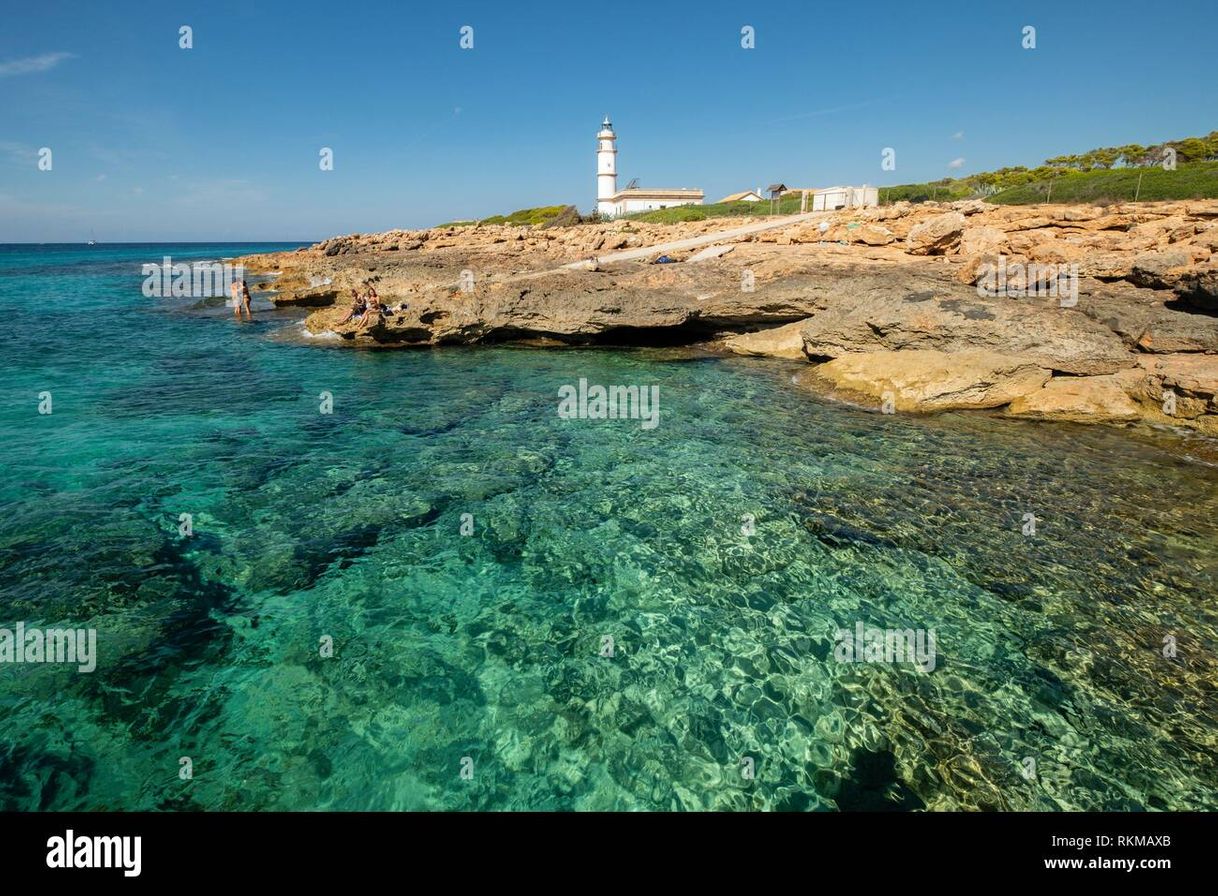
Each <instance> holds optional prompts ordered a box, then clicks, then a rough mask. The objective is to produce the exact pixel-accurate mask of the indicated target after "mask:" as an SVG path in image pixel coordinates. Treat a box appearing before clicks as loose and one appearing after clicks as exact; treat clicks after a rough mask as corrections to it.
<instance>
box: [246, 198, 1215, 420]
mask: <svg viewBox="0 0 1218 896" xmlns="http://www.w3.org/2000/svg"><path fill="white" fill-rule="evenodd" d="M756 223H757V220H756V219H750V220H743V219H713V220H704V221H698V222H690V223H684V224H666V225H661V224H648V223H642V222H637V221H624V220H618V221H612V222H608V223H599V224H568V225H566V226H556V227H547V228H530V227H518V226H510V225H470V226H463V227H462V226H454V227H445V228H435V229H431V230H422V231H402V230H397V231H389V232H386V233H379V234H370V235H360V234H355V235H350V236H343V237H336V238H333V239H329V240H326V241H324V242H321V243H318V244H316V245H314V246H310V247H307V248H303V249H299V250H296V251H294V252H288V253H277V254H272V255H256V256H248V257H245V258H243V259H240V262H241V263H242V264H244V265H245V268H246V270H247V271H249V272H251V273H259V272H272V271H273V272H278V273H277V276H276V277H275V278H274V279H273V280H271V281H269V282H268V283H267V284H265V285H266V286H267V287H269V288H268V289H267V291H266V292H265V293H264V294H265V295H266V296H267V297H268V298H269V299H270V300H271V301H272V302H274V303H275V304H276V305H277V306H281V307H284V306H301V307H304V308H307V309H308V310H309V313H308V317H307V319H306V321H305V326H306V327H307V329H308V330H309V331H310V332H311V333H313V334H322V333H326V332H330V333H333V334H335V336H336V337H337V341H338V342H340V343H341V344H344V345H350V346H352V347H382V348H390V347H400V348H411V347H414V348H418V347H428V346H442V345H452V344H462V345H470V344H476V343H491V342H507V341H521V342H528V343H532V344H539V345H554V346H562V345H666V346H679V345H690V346H694V345H696V346H700V347H702V348H709V349H712V350H715V351H722V352H725V353H727V352H730V353H736V354H741V355H753V356H762V357H773V358H780V359H786V360H788V361H796V362H802V363H803V364H805V365H806V366H805V367H803V368H800V369H798V371H797V373H796V374H795V378H796V381H797V382H799V383H800V384H801V385H804V386H806V387H807V388H808V389H810V390H813V391H815V392H817V393H820V394H823V395H827V396H831V397H834V398H837V399H841V400H845V401H850V402H853V403H856V404H860V405H862V406H866V407H872V408H874V409H876V410H886V411H893V412H895V411H927V412H929V411H938V410H950V409H991V410H996V411H1000V412H1002V413H1005V414H1009V415H1012V416H1016V417H1024V418H1032V419H1048V420H1070V421H1079V422H1105V423H1130V422H1138V421H1143V422H1149V423H1153V424H1162V425H1168V426H1185V427H1188V428H1191V429H1195V430H1199V431H1201V432H1204V433H1208V434H1218V201H1214V200H1198V201H1179V202H1161V203H1138V204H1132V203H1129V204H1121V205H1108V206H1098V205H1097V206H1081V205H1039V206H997V205H990V204H987V203H984V202H981V201H976V200H970V201H967V202H959V203H953V204H935V203H924V204H919V205H910V204H907V203H897V204H896V205H893V206H885V207H880V208H871V209H865V210H841V211H837V212H825V213H819V214H814V215H803V216H798V217H797V218H794V219H785V220H780V221H779V222H777V226H774V227H772V228H771V229H767V230H763V231H760V232H757V231H756V230H755V229H754V231H753V232H748V233H740V232H739V231H741V230H743V229H745V225H749V224H756ZM689 243H693V244H694V245H692V246H690V247H689V248H686V247H685V245H686V244H689ZM669 247H671V248H669ZM660 255H666V256H668V258H669V259H670V260H671V263H664V264H656V263H653V262H654V261H655V260H656V258H657V257H658V256H660ZM364 281H371V282H372V283H373V284H375V287H376V290H377V292H378V293H379V295H380V297H381V300H382V302H384V303H385V304H386V305H387V306H388V307H390V308H399V307H401V306H402V305H403V304H404V305H405V307H404V309H403V310H399V311H394V312H390V313H388V314H385V315H383V316H380V317H374V318H372V319H370V320H369V321H367V322H366V323H365V324H363V325H359V324H357V323H356V322H354V321H352V322H346V323H341V321H342V319H343V318H344V317H346V316H347V313H348V310H349V306H350V300H349V295H350V290H351V289H352V288H353V287H356V286H358V285H359V284H360V283H363V282H364Z"/></svg>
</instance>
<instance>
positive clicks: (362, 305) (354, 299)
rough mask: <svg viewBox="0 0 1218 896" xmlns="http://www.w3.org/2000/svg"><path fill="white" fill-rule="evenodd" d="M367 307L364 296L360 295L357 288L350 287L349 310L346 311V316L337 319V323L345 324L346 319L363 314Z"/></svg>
mask: <svg viewBox="0 0 1218 896" xmlns="http://www.w3.org/2000/svg"><path fill="white" fill-rule="evenodd" d="M367 307H368V303H367V302H366V301H365V300H364V297H363V296H362V295H360V293H359V290H358V289H352V290H351V310H350V311H349V312H347V316H346V317H344V318H343V319H342V320H340V321H339V324H340V325H341V324H345V323H347V321H349V320H352V319H353V318H355V317H357V316H360V315H362V314H364V312H365V310H366V309H367Z"/></svg>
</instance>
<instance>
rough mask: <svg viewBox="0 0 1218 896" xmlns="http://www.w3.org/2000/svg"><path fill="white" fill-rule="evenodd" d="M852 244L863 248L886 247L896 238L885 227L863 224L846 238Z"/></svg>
mask: <svg viewBox="0 0 1218 896" xmlns="http://www.w3.org/2000/svg"><path fill="white" fill-rule="evenodd" d="M847 239H848V240H850V242H852V243H862V244H863V245H865V246H887V245H888V244H889V243H891V242H893V241H894V240H895V239H896V237H895V236H894V235H893V232H892V231H891V230H889V229H888V228H887V227H882V226H881V225H879V224H864V225H862V226H861V227H858V228H856V229H855V230H854V231H853V232H852V233H850V234H849V235H848V236H847Z"/></svg>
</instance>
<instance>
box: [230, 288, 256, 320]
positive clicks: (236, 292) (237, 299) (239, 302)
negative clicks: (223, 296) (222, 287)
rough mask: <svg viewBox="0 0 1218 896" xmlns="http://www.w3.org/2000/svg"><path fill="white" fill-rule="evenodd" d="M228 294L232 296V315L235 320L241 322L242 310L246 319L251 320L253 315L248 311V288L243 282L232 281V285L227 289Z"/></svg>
mask: <svg viewBox="0 0 1218 896" xmlns="http://www.w3.org/2000/svg"><path fill="white" fill-rule="evenodd" d="M229 292H231V293H232V296H233V314H234V315H235V316H236V318H237V320H241V311H242V309H244V310H245V316H246V318H247V319H248V320H253V319H254V315H253V313H252V312H251V311H250V288H249V286H247V285H246V282H245V280H244V279H242V280H234V281H233V285H232V286H231V287H230V288H229Z"/></svg>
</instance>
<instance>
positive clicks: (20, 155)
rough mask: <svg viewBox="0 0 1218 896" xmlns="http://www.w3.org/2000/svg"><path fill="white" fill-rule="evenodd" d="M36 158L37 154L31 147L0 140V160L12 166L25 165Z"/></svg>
mask: <svg viewBox="0 0 1218 896" xmlns="http://www.w3.org/2000/svg"><path fill="white" fill-rule="evenodd" d="M37 158H38V152H37V150H35V149H34V147H32V146H26V145H25V144H24V143H17V142H15V141H13V140H0V159H4V160H7V161H9V162H13V163H14V164H19V165H26V164H31V163H33V162H34V160H35V159H37Z"/></svg>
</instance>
